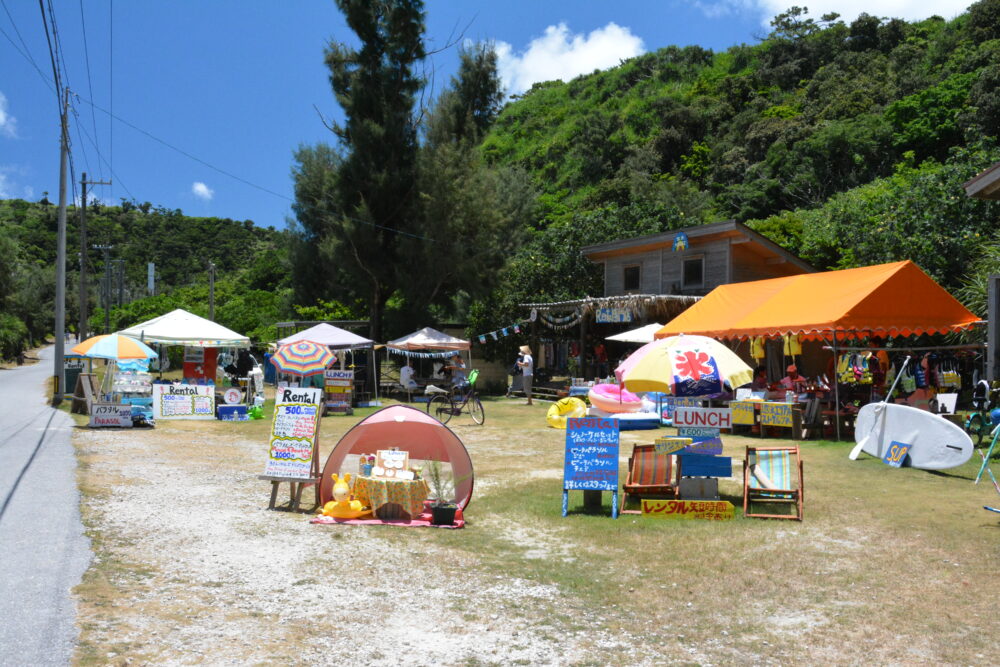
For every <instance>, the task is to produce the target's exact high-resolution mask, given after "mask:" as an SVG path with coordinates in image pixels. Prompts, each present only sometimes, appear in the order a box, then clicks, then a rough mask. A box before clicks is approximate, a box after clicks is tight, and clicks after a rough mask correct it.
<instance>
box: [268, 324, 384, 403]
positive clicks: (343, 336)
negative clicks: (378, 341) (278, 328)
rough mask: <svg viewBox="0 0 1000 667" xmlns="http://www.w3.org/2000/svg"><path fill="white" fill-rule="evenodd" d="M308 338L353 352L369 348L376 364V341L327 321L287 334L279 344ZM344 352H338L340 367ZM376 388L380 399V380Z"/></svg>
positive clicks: (372, 359) (332, 347)
mask: <svg viewBox="0 0 1000 667" xmlns="http://www.w3.org/2000/svg"><path fill="white" fill-rule="evenodd" d="M303 340H307V341H310V342H313V343H316V344H317V345H325V346H326V347H329V348H330V349H332V350H345V351H348V352H350V353H351V354H352V363H353V354H354V351H355V350H369V352H370V356H371V363H372V368H374V364H375V341H373V340H370V339H368V338H365V337H364V336H359V335H358V334H356V333H351V332H350V331H347V330H346V329H341V328H340V327H335V326H333V325H332V324H327V323H326V322H320V323H319V324H316V325H314V326H311V327H309V328H308V329H303V330H302V331H299V332H298V333H294V334H292V335H291V336H286V337H284V338H282V339H281V340H279V341H278V345H288V344H290V343H298V342H299V341H303ZM344 357H345V355H344V354H341V353H340V352H338V353H337V359H339V360H340V368H341V370H343V368H344ZM374 385H375V386H374V389H375V400H376V401H378V382H375V383H374Z"/></svg>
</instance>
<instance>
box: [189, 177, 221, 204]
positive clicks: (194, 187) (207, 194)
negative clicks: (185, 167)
mask: <svg viewBox="0 0 1000 667" xmlns="http://www.w3.org/2000/svg"><path fill="white" fill-rule="evenodd" d="M191 194H193V195H194V196H195V197H197V198H198V199H204V200H205V201H211V200H212V197H214V196H215V190H213V189H212V188H210V187H208V186H207V185H205V184H204V183H202V182H201V181H195V182H194V183H192V184H191Z"/></svg>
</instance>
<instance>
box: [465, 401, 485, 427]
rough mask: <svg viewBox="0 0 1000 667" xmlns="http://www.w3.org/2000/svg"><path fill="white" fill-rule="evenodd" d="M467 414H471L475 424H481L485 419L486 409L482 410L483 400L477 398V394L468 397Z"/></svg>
mask: <svg viewBox="0 0 1000 667" xmlns="http://www.w3.org/2000/svg"><path fill="white" fill-rule="evenodd" d="M469 414H470V415H472V421H474V422H476V423H477V424H480V425H481V424H482V423H483V422H485V421H486V411H485V410H483V402H482V401H480V400H479V397H478V396H473V397H472V398H470V399H469Z"/></svg>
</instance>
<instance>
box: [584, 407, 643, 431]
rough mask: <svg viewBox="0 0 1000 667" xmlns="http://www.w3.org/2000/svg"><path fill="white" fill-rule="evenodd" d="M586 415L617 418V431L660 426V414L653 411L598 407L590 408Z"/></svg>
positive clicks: (639, 429) (640, 429)
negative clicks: (611, 410)
mask: <svg viewBox="0 0 1000 667" xmlns="http://www.w3.org/2000/svg"><path fill="white" fill-rule="evenodd" d="M587 416H588V417H601V418H603V419H617V420H618V430H619V431H645V430H651V429H654V428H660V416H659V415H658V414H656V413H655V412H617V413H611V412H605V411H604V410H600V409H598V408H590V410H588V411H587Z"/></svg>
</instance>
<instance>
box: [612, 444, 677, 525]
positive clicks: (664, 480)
mask: <svg viewBox="0 0 1000 667" xmlns="http://www.w3.org/2000/svg"><path fill="white" fill-rule="evenodd" d="M673 473H674V456H673V455H672V454H667V453H665V452H660V451H657V447H656V445H635V446H634V447H633V448H632V456H630V457H629V459H628V477H627V478H626V480H625V484H624V487H623V493H622V500H621V508H620V510H619V514H641V513H642V511H641V510H626V509H625V503H626V502H627V501H628V499H629V498H630V497H631V498H635V499H636V500H638V501H640V503H641V501H642V499H643V498H655V499H658V500H662V499H665V498H666V499H673V498H676V497H677V489H678V484H679V482H678V481H676V480H672V479H671V478H672V477H673V476H674V474H673Z"/></svg>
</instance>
